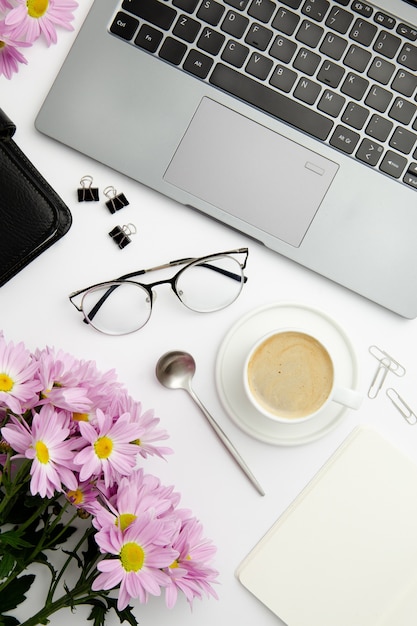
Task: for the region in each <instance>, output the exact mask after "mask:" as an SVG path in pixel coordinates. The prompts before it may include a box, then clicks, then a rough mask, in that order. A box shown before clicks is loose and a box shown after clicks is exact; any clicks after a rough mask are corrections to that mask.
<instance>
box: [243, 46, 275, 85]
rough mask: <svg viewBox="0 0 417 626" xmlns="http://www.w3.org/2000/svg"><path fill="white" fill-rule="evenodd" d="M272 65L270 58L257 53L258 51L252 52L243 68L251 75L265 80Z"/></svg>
mask: <svg viewBox="0 0 417 626" xmlns="http://www.w3.org/2000/svg"><path fill="white" fill-rule="evenodd" d="M272 66H273V63H272V61H271V59H269V58H267V57H264V56H263V55H262V54H259V52H254V53H253V54H252V56H251V57H250V59H249V61H248V64H247V66H246V68H245V69H246V71H247V72H248V74H251V76H255V78H259V80H265V79H266V78H267V77H268V75H269V73H270V71H271V70H272Z"/></svg>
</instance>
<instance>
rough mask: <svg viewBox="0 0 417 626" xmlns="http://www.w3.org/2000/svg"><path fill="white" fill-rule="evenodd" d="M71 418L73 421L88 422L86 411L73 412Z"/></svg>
mask: <svg viewBox="0 0 417 626" xmlns="http://www.w3.org/2000/svg"><path fill="white" fill-rule="evenodd" d="M72 419H73V420H74V422H88V413H73V414H72Z"/></svg>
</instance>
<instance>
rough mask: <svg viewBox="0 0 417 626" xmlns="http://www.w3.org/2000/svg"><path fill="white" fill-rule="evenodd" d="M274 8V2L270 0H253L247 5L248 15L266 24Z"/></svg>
mask: <svg viewBox="0 0 417 626" xmlns="http://www.w3.org/2000/svg"><path fill="white" fill-rule="evenodd" d="M276 8H277V6H276V4H275V2H271V0H253V1H252V4H251V5H250V7H249V10H248V15H250V16H251V17H253V18H255V20H260V21H261V22H264V23H265V24H266V22H269V20H270V19H271V17H272V15H273V13H274V11H275V9H276Z"/></svg>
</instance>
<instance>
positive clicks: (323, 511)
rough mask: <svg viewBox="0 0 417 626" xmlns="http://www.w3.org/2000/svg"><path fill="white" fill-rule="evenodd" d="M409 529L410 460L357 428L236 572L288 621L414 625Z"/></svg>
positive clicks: (414, 511)
mask: <svg viewBox="0 0 417 626" xmlns="http://www.w3.org/2000/svg"><path fill="white" fill-rule="evenodd" d="M416 528H417V465H416V464H415V463H414V462H413V461H412V460H411V459H409V458H408V457H406V456H405V455H404V454H403V453H402V452H400V451H399V450H398V449H396V448H395V447H394V446H393V445H392V444H390V443H389V442H388V441H387V440H386V439H385V438H383V437H382V436H381V435H380V434H378V433H377V432H376V431H374V430H372V429H369V428H364V427H359V428H357V429H355V430H354V431H353V433H352V434H351V435H350V436H349V437H348V438H347V439H346V440H345V442H344V444H342V446H341V447H340V448H339V449H338V450H337V451H336V452H335V453H334V455H333V456H332V457H331V458H330V459H329V461H328V462H327V463H326V464H325V465H324V466H323V467H322V469H321V470H320V471H319V472H318V474H317V475H316V476H315V478H314V479H313V480H312V481H311V482H310V483H309V484H308V485H307V487H306V488H305V489H304V490H303V491H302V492H301V493H300V495H299V496H298V497H297V498H296V500H295V501H294V502H293V504H292V505H291V506H290V507H289V508H288V509H287V510H286V511H285V512H284V513H283V515H282V516H281V517H280V518H279V519H278V520H277V522H276V523H275V524H274V525H273V527H272V528H271V529H270V530H269V532H268V533H267V534H266V535H265V536H264V537H263V538H262V539H261V541H260V542H259V543H258V544H257V545H256V546H255V548H254V549H253V550H252V552H251V553H250V554H249V555H248V556H247V557H246V559H244V561H243V562H242V563H241V564H240V566H239V567H238V569H237V571H236V575H237V576H238V578H239V580H240V581H241V583H242V584H243V585H244V586H245V587H246V588H247V589H248V590H249V591H250V592H251V593H253V594H254V595H255V596H256V597H257V598H258V599H259V600H260V601H261V602H263V603H264V604H265V605H266V606H267V607H268V608H269V609H270V610H271V611H272V612H273V613H275V614H276V615H277V616H278V617H279V618H280V619H282V620H283V621H284V622H285V623H286V624H287V625H288V626H306V625H307V624H310V625H311V626H335V625H337V626H353V625H354V626H392V625H393V624H395V626H415V623H416V621H415V620H416V614H417V533H416Z"/></svg>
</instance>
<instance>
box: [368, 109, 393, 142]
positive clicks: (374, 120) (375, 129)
mask: <svg viewBox="0 0 417 626" xmlns="http://www.w3.org/2000/svg"><path fill="white" fill-rule="evenodd" d="M393 126H394V124H393V123H392V122H390V121H389V120H387V119H386V118H385V117H382V116H381V115H373V116H372V117H371V119H370V120H369V123H368V126H367V127H366V128H365V133H366V134H367V135H369V136H370V137H373V138H374V139H377V140H378V141H386V140H387V139H388V136H389V134H390V132H391V130H392V129H393Z"/></svg>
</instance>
